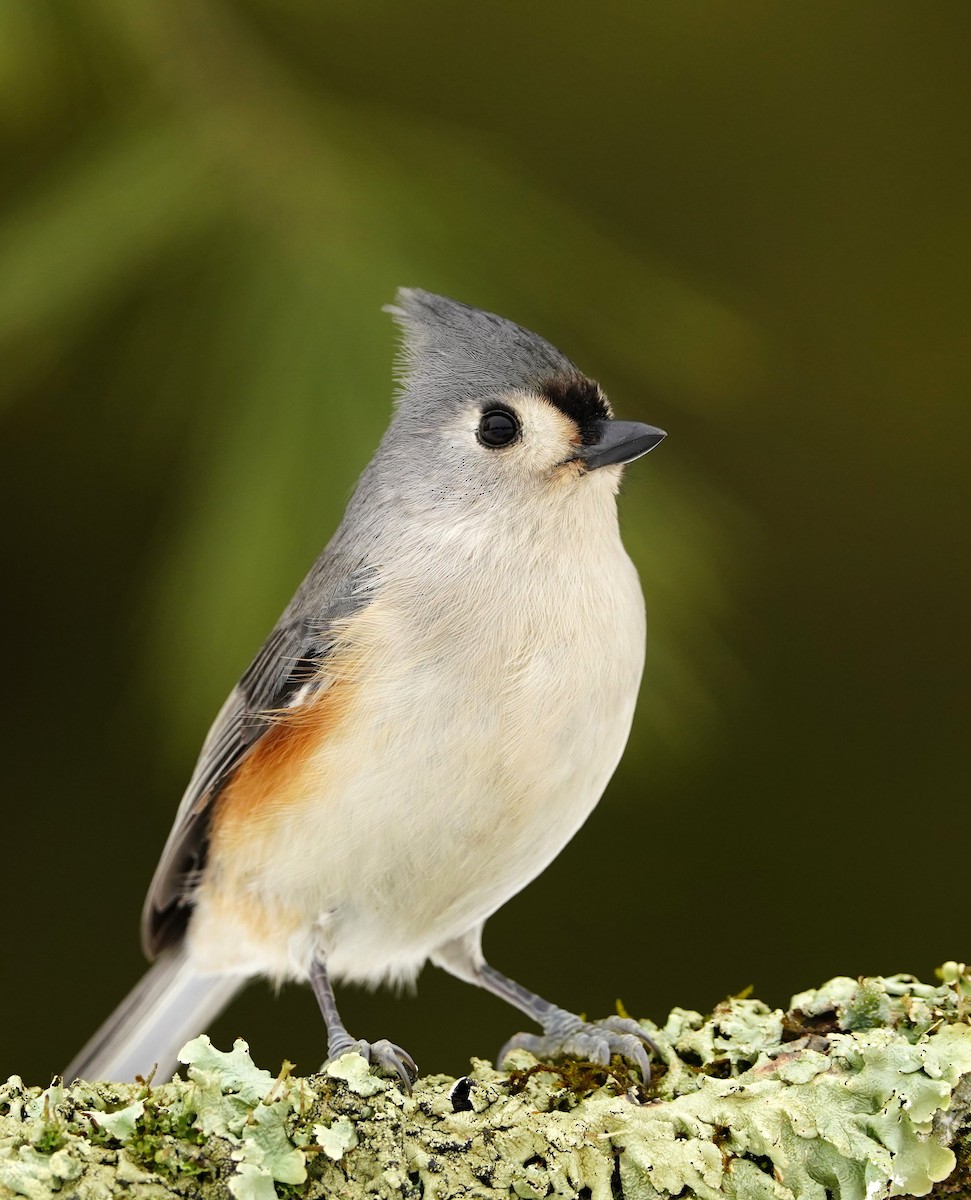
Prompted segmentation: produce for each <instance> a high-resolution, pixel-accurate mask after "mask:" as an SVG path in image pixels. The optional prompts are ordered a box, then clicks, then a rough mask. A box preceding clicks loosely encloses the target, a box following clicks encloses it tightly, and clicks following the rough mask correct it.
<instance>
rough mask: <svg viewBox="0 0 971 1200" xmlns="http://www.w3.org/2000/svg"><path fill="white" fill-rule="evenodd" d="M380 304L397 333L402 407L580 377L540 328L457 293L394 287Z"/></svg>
mask: <svg viewBox="0 0 971 1200" xmlns="http://www.w3.org/2000/svg"><path fill="white" fill-rule="evenodd" d="M385 312H388V313H390V314H391V316H392V317H394V319H395V321H396V322H397V323H398V325H399V326H400V327H401V330H402V333H403V335H404V336H403V341H402V347H401V353H400V356H399V360H398V366H397V375H398V379H399V381H400V383H401V385H402V392H401V395H400V396H399V404H401V403H402V402H403V403H404V406H405V407H410V406H411V405H417V406H419V407H422V408H427V407H428V406H435V407H439V406H441V405H442V404H443V403H449V402H451V403H456V402H458V403H462V402H465V401H468V400H480V399H483V398H487V397H489V396H492V395H497V396H498V395H503V394H505V393H507V392H509V391H512V390H515V389H522V388H530V389H533V390H546V389H547V388H548V386H549V385H550V384H552V383H560V384H561V385H562V384H564V383H569V382H573V381H581V380H583V379H584V376H583V374H582V372H581V371H580V370H579V369H578V368H577V367H576V366H575V365H574V364H573V363H572V362H571V361H570V360H569V359H568V358H567V357H566V356H565V355H564V354H561V353H560V351H559V350H557V349H556V347H555V346H551V345H550V343H549V342H547V341H546V340H545V339H544V338H541V337H540V336H539V334H536V333H532V332H530V330H528V329H523V328H522V326H520V325H516V324H514V322H512V321H507V320H506V319H505V318H504V317H499V316H496V315H495V314H494V313H490V312H483V311H482V310H481V309H477V308H470V307H469V306H468V305H467V304H460V303H459V302H458V301H457V300H450V299H448V298H447V297H445V296H436V295H434V294H433V293H431V292H424V291H421V290H420V289H419V288H400V289H399V291H398V293H397V295H396V303H395V304H391V305H388V306H387V307H386V308H385Z"/></svg>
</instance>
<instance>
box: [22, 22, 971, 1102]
mask: <svg viewBox="0 0 971 1200" xmlns="http://www.w3.org/2000/svg"><path fill="white" fill-rule="evenodd" d="M969 31H971V16H969V10H968V7H967V5H965V4H960V3H954V4H947V3H936V4H930V5H916V4H911V3H896V2H894V0H880V2H879V3H877V2H874V3H848V4H847V3H844V2H842V0H840V2H839V3H836V2H830V3H827V2H824V0H820V2H817V3H814V4H811V5H795V4H778V3H774V2H771V3H770V2H768V0H735V2H734V3H731V4H728V3H718V2H714V0H712V2H708V3H695V2H693V0H666V2H664V3H658V2H655V0H651V2H649V3H644V0H627V2H623V3H616V4H612V5H609V6H590V5H587V4H581V3H578V2H576V3H574V2H570V3H567V2H561V3H558V4H557V5H522V4H518V3H513V2H505V0H500V2H496V3H491V4H488V5H455V4H453V3H446V2H444V0H442V2H424V0H423V2H420V3H413V4H408V5H401V4H399V5H392V4H385V3H377V2H376V0H361V2H359V3H356V4H354V5H348V4H339V3H331V2H329V0H328V2H324V3H311V2H310V0H240V2H238V3H229V2H228V0H223V2H219V0H191V2H190V0H164V2H163V0H148V2H146V3H144V4H137V5H131V4H126V3H123V2H122V0H76V2H73V3H72V2H69V0H62V2H57V3H55V2H44V0H7V2H6V3H5V4H3V5H2V7H0V143H2V154H3V161H4V164H5V170H4V172H3V174H2V183H0V348H2V359H0V361H2V370H0V439H2V442H0V451H2V459H0V503H2V508H3V513H4V522H3V525H4V549H3V563H4V571H3V578H4V586H3V588H2V592H0V595H2V606H3V614H2V615H3V627H4V630H5V639H4V640H5V650H4V680H3V684H4V686H3V689H2V702H3V713H2V729H3V746H4V753H3V763H4V771H3V775H4V789H3V790H4V816H5V820H4V847H5V854H4V876H3V883H4V886H3V920H2V930H3V932H2V938H3V941H2V946H3V952H2V961H3V979H4V987H3V989H2V994H3V1019H2V1021H0V1076H2V1075H5V1074H6V1073H8V1072H12V1071H18V1072H21V1073H22V1074H23V1075H24V1076H25V1077H26V1078H28V1079H29V1080H30V1081H32V1082H45V1081H46V1080H47V1078H48V1076H49V1075H50V1074H51V1073H52V1072H54V1071H56V1070H57V1069H58V1068H60V1067H62V1066H63V1065H64V1063H65V1062H66V1060H67V1059H68V1058H69V1057H70V1055H71V1054H72V1053H73V1052H74V1051H75V1050H76V1049H77V1047H78V1045H79V1044H80V1043H81V1042H82V1041H83V1040H84V1039H85V1038H86V1037H87V1036H88V1034H89V1033H90V1032H91V1031H92V1029H93V1028H94V1026H95V1025H96V1024H97V1023H98V1022H99V1021H100V1020H101V1019H102V1017H103V1016H104V1015H105V1014H106V1012H107V1011H108V1010H109V1008H110V1007H111V1006H112V1005H113V1004H114V1003H115V1002H116V1001H117V1000H118V999H119V998H120V997H121V995H122V994H123V992H124V991H125V989H126V988H127V987H128V986H129V985H130V984H132V983H133V982H134V981H135V979H136V978H137V976H138V974H139V972H140V970H141V968H142V959H141V955H140V952H139V947H138V936H137V923H138V911H139V907H140V905H141V901H142V896H143V894H144V890H145V887H146V885H147V883H148V880H149V878H150V876H151V872H152V870H153V868H154V865H155V861H156V858H157V855H158V853H159V850H160V848H161V845H162V842H163V840H164V837H165V834H166V832H167V830H168V827H169V823H170V821H171V818H172V814H173V812H174V810H175V806H176V804H177V802H178V798H179V795H180V793H181V790H182V788H183V786H184V784H185V781H186V779H187V777H188V775H189V772H190V770H191V767H192V763H193V760H194V756H195V753H196V751H197V749H198V747H199V744H200V743H201V740H202V738H203V735H204V733H205V730H206V728H207V725H208V722H209V721H210V720H211V718H212V716H213V714H214V713H215V711H216V709H217V707H218V705H219V703H220V702H221V700H222V698H223V696H224V695H225V693H226V691H227V690H228V688H229V687H230V686H231V684H232V682H233V680H234V679H235V677H236V676H237V675H238V673H239V672H240V671H241V670H242V669H243V667H244V666H245V665H246V663H247V661H248V660H249V657H250V656H251V654H252V653H253V652H254V651H255V649H256V648H257V646H258V645H259V643H260V641H261V640H262V638H263V636H264V635H265V633H266V632H267V630H268V629H269V627H270V625H271V624H272V622H273V621H274V620H275V618H276V616H277V614H278V612H279V610H280V609H281V608H282V606H283V605H284V603H285V602H286V600H287V599H288V598H289V595H290V593H291V591H292V589H293V588H294V586H295V585H296V584H297V582H298V581H299V579H300V577H301V575H302V574H303V572H304V570H305V569H306V567H307V566H308V565H309V563H310V561H311V560H312V559H313V557H314V556H315V554H316V553H317V552H318V550H319V549H320V547H321V546H322V545H323V544H324V542H325V541H326V539H327V538H328V537H329V535H330V533H331V532H332V531H333V529H334V527H335V525H336V523H337V521H338V519H339V517H340V513H341V510H342V506H343V503H344V502H345V500H346V497H347V495H348V493H349V490H350V488H351V487H352V485H353V482H354V480H355V478H356V477H357V475H358V473H359V472H360V470H361V468H362V467H363V466H364V464H365V462H366V461H367V459H368V456H369V454H370V453H371V451H372V450H373V447H374V446H375V444H376V442H377V440H378V438H379V436H380V433H381V431H382V429H383V427H384V425H385V423H386V421H387V417H388V412H389V407H390V396H391V364H392V355H393V338H392V331H391V327H390V323H389V321H388V319H387V318H386V317H385V316H383V315H382V314H381V312H380V306H381V305H382V304H384V303H387V302H388V301H389V300H390V299H391V298H392V296H393V292H394V289H395V287H396V286H398V285H400V284H412V285H417V286H422V287H426V288H430V289H433V290H439V291H443V292H445V293H447V294H450V295H454V296H456V297H458V298H460V299H463V300H465V301H468V302H470V303H473V304H478V305H481V306H484V307H489V308H492V309H494V310H496V311H499V312H501V313H503V314H505V315H508V316H510V317H513V318H514V319H516V320H518V321H520V322H522V323H523V324H526V325H528V326H530V327H532V328H536V329H538V330H539V331H541V332H542V333H544V334H545V335H546V336H547V337H549V338H550V339H551V340H552V341H554V342H555V343H556V344H558V345H560V346H561V347H562V348H563V349H564V350H565V351H566V352H567V353H568V354H570V355H571V356H572V357H573V358H575V359H576V360H577V361H578V362H579V363H580V364H581V365H582V366H583V367H584V368H585V369H586V370H587V371H589V372H590V373H591V374H593V375H595V376H596V377H597V378H599V379H600V380H601V381H602V382H603V383H604V385H605V386H606V387H607V389H608V391H609V392H610V394H611V396H612V399H613V400H614V403H615V405H616V407H617V409H618V411H619V412H620V414H621V415H623V416H624V417H627V418H631V419H645V420H649V421H652V422H654V423H656V424H659V425H662V426H663V427H665V428H666V429H668V430H669V433H670V436H669V438H668V440H667V442H666V443H665V444H664V445H663V446H662V447H661V448H660V449H659V450H658V451H657V452H656V453H654V454H652V455H651V456H650V457H649V458H648V459H646V460H644V461H643V462H639V463H637V464H636V465H635V466H634V467H632V468H631V469H630V471H629V473H628V480H627V482H626V484H625V488H624V495H623V496H622V508H623V524H624V529H625V535H626V538H627V543H628V546H629V548H630V550H631V553H632V554H633V556H634V557H635V559H636V561H637V563H638V566H639V569H640V572H641V576H642V579H643V583H644V589H645V593H646V595H647V598H648V604H649V608H650V614H651V639H650V646H649V652H648V663H647V671H646V675H645V683H644V688H643V691H642V699H641V705H640V708H639V713H638V719H637V722H636V724H635V728H634V732H633V734H632V737H631V743H630V746H629V749H628V752H627V755H626V757H625V759H624V761H623V763H622V765H621V767H620V769H619V770H618V772H617V775H616V777H615V779H614V781H613V782H612V784H611V785H610V788H609V789H608V792H607V795H606V796H605V798H604V801H603V803H602V804H601V805H600V807H599V808H598V809H597V811H596V813H595V814H594V816H593V817H592V818H591V820H590V821H589V823H588V825H587V826H586V827H585V828H584V830H583V831H582V833H581V834H580V835H579V836H578V837H577V838H576V839H575V840H574V842H573V843H572V844H571V845H570V846H569V847H568V848H567V850H566V851H564V853H563V854H562V855H561V856H560V858H559V859H558V860H557V861H556V862H555V863H554V864H553V865H552V866H551V867H550V868H549V869H548V870H547V871H546V872H545V874H544V875H543V876H542V877H541V878H540V879H539V880H537V881H536V882H535V883H534V884H532V885H531V886H530V887H529V888H527V889H526V890H525V891H524V892H523V893H522V895H520V896H519V897H517V898H516V899H515V900H514V901H512V902H511V903H510V904H509V905H508V906H507V907H506V908H505V909H504V910H503V911H502V912H500V913H499V914H498V915H497V916H496V917H495V918H494V919H493V920H492V921H491V922H490V924H489V927H488V930H487V937H486V947H487V951H488V953H489V954H490V956H491V957H492V958H493V960H494V961H495V963H496V964H497V965H498V966H501V967H502V968H503V969H505V970H508V971H509V972H511V973H512V974H513V975H515V976H516V977H518V978H520V979H522V980H523V982H525V983H528V984H529V985H531V986H533V987H535V988H537V989H538V990H539V991H541V992H542V993H544V994H546V995H548V996H550V997H551V998H554V999H556V1000H557V1001H559V1002H561V1003H563V1004H565V1005H569V1006H572V1007H575V1008H577V1009H582V1010H586V1011H587V1012H589V1013H591V1014H605V1013H607V1012H609V1011H611V1009H612V1007H613V1003H614V1000H615V998H616V997H618V996H620V997H622V998H623V1000H624V1002H625V1003H626V1005H627V1006H628V1008H630V1009H631V1010H632V1011H634V1012H636V1013H638V1014H646V1015H651V1016H653V1017H654V1018H656V1019H662V1018H663V1017H664V1015H665V1013H666V1012H667V1010H668V1008H669V1007H670V1006H671V1005H673V1004H677V1003H679V1004H682V1005H687V1006H693V1007H699V1008H706V1007H710V1006H711V1005H713V1004H714V1003H716V1002H717V1001H718V1000H719V999H720V998H721V997H722V996H723V995H724V994H726V993H727V992H730V991H736V990H738V989H740V988H742V987H744V986H745V985H747V984H750V983H751V984H753V985H754V986H755V988H756V990H757V993H758V994H759V995H762V996H764V997H765V998H766V999H768V1000H770V1001H771V1002H773V1003H782V1002H785V1000H786V999H787V997H788V996H789V995H790V994H791V993H792V992H793V991H795V990H798V989H800V988H803V987H806V986H809V985H812V984H814V983H818V982H821V981H822V980H823V979H825V978H827V977H829V976H831V975H834V974H838V973H856V972H890V971H900V970H910V971H914V972H917V973H919V974H921V975H924V976H930V974H931V972H932V970H933V968H934V966H935V965H936V964H937V963H939V962H940V961H942V960H943V959H945V958H950V957H955V958H962V957H963V958H967V957H968V955H969V945H968V936H967V926H968V920H967V902H966V900H965V898H964V896H965V891H966V879H967V868H966V863H967V824H968V821H967V815H966V811H965V810H966V801H967V797H968V768H969V754H968V717H969V691H968V688H969V683H968V681H969V677H971V639H969V637H968V602H969V592H971V588H969V583H971V566H969V544H968V514H969V508H968V502H969V499H971V495H969V492H971V488H969V476H971V471H969V465H968V443H969V435H971V405H969V392H968V387H967V384H968V376H969V364H971V339H969V336H968V325H969V322H968V311H969V309H968V300H969V294H968V293H969V290H971V289H969V283H968V281H969V277H971V228H969V224H971V223H969V201H971V164H969V155H968V146H969V138H968V128H969V116H971V103H969V101H971V72H969V71H968V57H969ZM498 619H501V615H497V620H498ZM555 810H556V798H555V797H551V803H550V815H551V819H555ZM342 1003H343V1007H344V1012H345V1015H346V1018H347V1020H348V1023H349V1024H350V1025H351V1027H352V1028H353V1030H354V1031H355V1032H358V1033H359V1034H360V1035H362V1036H368V1037H380V1036H386V1037H390V1038H393V1039H394V1040H396V1041H400V1042H401V1043H402V1044H403V1045H405V1046H407V1047H408V1048H409V1049H410V1050H411V1051H412V1052H413V1053H414V1054H415V1056H416V1058H417V1059H418V1060H419V1063H420V1064H421V1066H422V1068H423V1069H424V1070H426V1071H449V1072H459V1071H461V1070H462V1069H463V1068H464V1066H465V1064H466V1061H467V1059H468V1056H469V1055H473V1054H476V1055H486V1056H488V1055H491V1054H493V1053H494V1052H495V1050H496V1049H497V1047H498V1045H499V1044H500V1042H501V1041H502V1040H503V1039H504V1037H506V1036H507V1035H508V1034H509V1033H511V1032H513V1031H514V1030H515V1029H517V1028H520V1027H521V1021H520V1018H519V1017H518V1016H517V1015H516V1014H515V1013H514V1012H512V1010H507V1009H506V1008H504V1007H503V1006H502V1005H501V1004H500V1003H499V1002H498V1001H494V1000H492V999H491V998H489V997H488V996H486V995H484V994H480V993H477V992H475V991H474V990H473V989H471V988H468V987H466V986H463V985H461V984H459V983H457V982H455V981H453V980H451V979H449V978H447V977H445V976H443V975H442V974H441V973H440V972H437V971H435V970H432V969H429V970H428V971H427V972H426V973H425V975H423V977H422V979H421V980H420V983H419V992H418V996H417V998H413V997H408V996H405V997H401V998H398V999H396V998H395V997H394V996H393V995H391V994H390V993H387V992H383V993H377V994H375V995H369V994H367V993H364V992H358V991H354V990H351V989H344V990H343V992H342ZM213 1032H214V1037H215V1038H216V1039H217V1040H218V1041H221V1042H222V1043H223V1044H226V1043H227V1042H228V1041H229V1039H230V1038H232V1037H233V1036H234V1035H237V1034H241V1035H244V1036H245V1037H247V1038H248V1039H249V1041H250V1042H251V1044H252V1046H253V1049H254V1053H255V1054H256V1056H257V1058H258V1059H259V1060H260V1061H261V1062H262V1063H263V1064H265V1065H267V1066H269V1067H274V1066H275V1065H276V1064H277V1063H278V1062H279V1060H281V1059H282V1058H283V1057H284V1056H286V1057H289V1058H291V1059H293V1060H295V1061H296V1063H297V1064H298V1067H299V1068H300V1069H302V1070H308V1069H312V1068H313V1067H314V1066H315V1065H316V1064H317V1063H318V1062H319V1060H320V1059H321V1056H322V1053H323V1038H322V1029H321V1027H320V1022H319V1019H318V1017H317V1014H316V1010H315V1006H314V1002H313V999H312V997H311V995H310V993H309V991H308V990H307V989H304V988H297V987H289V988H286V989H285V990H284V991H283V992H282V993H281V995H280V996H279V997H277V998H274V996H273V994H272V992H271V990H270V989H269V988H268V987H267V986H265V985H263V984H256V985H254V986H253V987H252V988H250V989H249V990H248V991H247V993H246V994H245V996H244V997H243V998H242V999H241V1000H240V1001H239V1002H238V1003H237V1004H236V1005H234V1006H233V1008H232V1009H231V1010H230V1012H229V1013H228V1014H227V1015H226V1016H225V1017H224V1018H223V1019H221V1020H220V1021H219V1023H218V1025H217V1026H216V1027H215V1029H214V1031H213Z"/></svg>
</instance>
